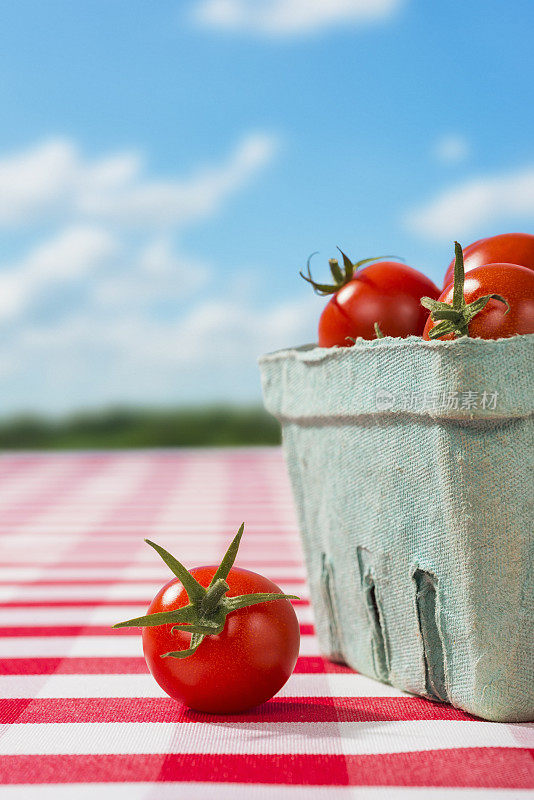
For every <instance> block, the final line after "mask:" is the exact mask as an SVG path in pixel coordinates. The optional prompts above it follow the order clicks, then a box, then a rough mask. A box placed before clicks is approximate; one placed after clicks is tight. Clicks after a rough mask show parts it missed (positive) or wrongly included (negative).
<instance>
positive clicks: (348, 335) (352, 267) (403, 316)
mask: <svg viewBox="0 0 534 800" xmlns="http://www.w3.org/2000/svg"><path fill="white" fill-rule="evenodd" d="M342 255H343V262H344V267H345V269H344V270H341V268H340V266H339V264H338V263H337V260H336V259H331V260H330V269H331V271H332V276H333V278H334V284H333V285H326V284H320V283H316V282H315V281H314V280H313V279H312V277H311V274H310V272H309V266H308V276H306V275H303V274H302V273H301V275H302V277H303V278H305V280H307V281H308V282H309V283H311V284H312V286H313V287H314V289H315V291H316V292H317V293H318V294H321V295H327V294H332V295H333V296H332V297H331V299H330V300H329V302H328V303H327V305H326V306H325V308H324V310H323V313H322V314H321V317H320V319H319V346H320V347H333V346H336V345H337V346H338V347H351V346H352V345H353V344H354V342H353V341H351V339H357V338H358V337H361V338H362V339H374V338H376V336H377V331H376V328H375V325H378V327H379V329H380V332H381V334H382V335H383V336H399V337H402V338H405V337H406V336H410V335H414V336H420V335H421V334H422V332H423V328H424V327H425V322H426V318H427V316H428V312H427V311H426V310H425V309H424V308H423V307H422V306H421V304H420V299H421V297H422V296H423V295H427V296H428V297H432V298H434V299H435V298H437V297H438V296H439V289H438V288H437V286H435V285H434V283H432V281H431V280H430V278H427V277H426V275H423V273H422V272H418V271H417V270H415V269H413V268H412V267H408V266H407V265H406V264H400V263H398V262H396V261H376V262H375V263H373V264H370V265H369V266H367V267H364V268H363V269H358V267H359V266H360V265H361V264H364V263H366V261H367V262H368V261H372V260H373V259H366V261H360V262H358V263H357V264H353V263H352V262H351V261H350V259H349V258H348V257H347V256H346V255H345V254H344V253H342ZM356 270H357V271H356Z"/></svg>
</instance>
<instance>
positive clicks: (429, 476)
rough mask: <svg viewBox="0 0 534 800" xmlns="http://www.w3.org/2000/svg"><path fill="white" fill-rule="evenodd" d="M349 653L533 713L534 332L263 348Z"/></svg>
mask: <svg viewBox="0 0 534 800" xmlns="http://www.w3.org/2000/svg"><path fill="white" fill-rule="evenodd" d="M260 366H261V371H262V382H263V391H264V397H265V404H266V407H267V409H268V410H269V411H270V412H271V413H272V414H274V415H275V416H276V417H277V418H278V419H279V420H280V422H281V425H282V431H283V445H284V452H285V457H286V461H287V466H288V470H289V475H290V479H291V483H292V488H293V493H294V498H295V502H296V507H297V512H298V518H299V526H300V531H301V535H302V541H303V546H304V553H305V558H306V564H307V571H308V580H309V586H310V591H311V599H312V604H313V608H314V613H315V621H316V628H317V633H318V637H319V642H320V646H321V649H322V651H323V653H324V654H325V655H327V656H329V657H330V658H332V659H333V660H336V661H341V662H345V663H346V664H348V665H349V666H351V667H353V668H354V669H356V670H358V671H359V672H362V673H364V674H365V675H370V676H372V677H374V678H377V679H378V680H380V681H383V682H384V683H390V684H392V685H393V686H396V687H398V688H400V689H404V690H406V691H408V692H412V693H414V694H418V695H423V696H425V697H429V698H431V699H433V700H441V701H445V702H450V703H452V704H453V705H455V706H457V707H458V708H462V709H464V710H465V711H468V712H470V713H472V714H475V715H477V716H479V717H483V718H485V719H489V720H500V721H520V720H533V719H534V625H533V621H534V564H533V561H534V558H533V537H534V510H533V505H534V435H533V432H534V417H533V413H534V335H529V336H515V337H513V338H510V339H500V340H497V341H486V340H481V339H469V338H463V339H460V340H457V341H447V342H445V341H434V342H425V341H423V340H422V339H419V338H418V337H410V338H408V339H393V338H388V337H386V338H384V339H377V340H374V341H364V340H358V341H357V342H356V344H355V345H354V347H350V348H337V347H334V348H329V349H325V348H319V347H315V346H306V347H301V348H296V349H292V350H284V351H280V352H277V353H273V354H270V355H266V356H263V357H262V358H261V359H260Z"/></svg>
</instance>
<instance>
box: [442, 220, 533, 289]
mask: <svg viewBox="0 0 534 800" xmlns="http://www.w3.org/2000/svg"><path fill="white" fill-rule="evenodd" d="M503 263H504V264H518V265H519V266H521V267H528V268H529V269H534V236H532V235H531V234H530V233H502V234H500V235H499V236H490V237H488V238H486V239H479V240H478V241H476V242H473V244H470V245H469V246H468V247H466V248H464V267H465V271H466V272H470V271H471V270H472V269H475V267H481V266H483V265H484V264H503ZM453 277H454V259H453V260H452V261H451V263H450V264H449V266H448V268H447V272H446V273H445V280H444V282H443V288H444V289H445V288H446V287H447V286H448V285H449V283H452V280H453Z"/></svg>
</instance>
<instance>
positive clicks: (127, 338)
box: [0, 295, 317, 413]
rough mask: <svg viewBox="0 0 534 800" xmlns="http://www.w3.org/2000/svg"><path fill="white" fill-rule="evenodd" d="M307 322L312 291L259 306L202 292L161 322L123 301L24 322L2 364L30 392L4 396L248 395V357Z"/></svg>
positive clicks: (121, 399)
mask: <svg viewBox="0 0 534 800" xmlns="http://www.w3.org/2000/svg"><path fill="white" fill-rule="evenodd" d="M316 323H317V298H315V297H314V296H312V295H310V296H305V297H300V298H297V299H295V300H292V301H289V302H286V303H283V304H273V305H271V306H270V307H267V308H259V307H257V306H253V305H249V306H248V307H244V306H243V305H242V304H238V303H236V302H235V301H234V300H233V299H232V298H228V297H226V298H219V299H208V300H206V301H204V302H200V303H197V304H196V305H195V306H193V307H192V308H191V310H190V311H189V312H188V313H185V314H183V315H178V316H176V317H175V318H174V319H172V320H167V321H165V320H163V319H154V318H153V319H148V318H147V317H146V316H145V315H144V314H143V312H142V310H141V309H135V308H131V307H129V308H127V309H126V308H124V307H123V309H122V313H119V314H115V313H107V312H106V311H105V310H103V309H100V310H99V311H98V312H96V313H95V312H94V310H93V311H90V312H87V313H84V314H72V315H71V316H70V317H67V318H65V319H63V320H61V321H54V322H53V323H47V324H39V325H33V326H30V327H27V328H26V329H25V330H24V331H23V333H22V335H21V336H20V337H19V338H18V339H17V341H16V343H15V345H14V347H13V348H12V350H11V355H12V356H13V357H12V359H11V361H10V362H9V364H6V365H5V367H6V370H7V371H8V372H9V371H10V372H11V376H10V377H11V380H12V381H14V383H17V381H16V377H17V374H16V373H17V370H18V371H19V373H20V372H23V373H24V375H25V380H26V381H29V384H30V387H32V389H33V390H30V391H28V388H27V384H26V383H25V396H24V397H20V396H16V395H15V396H11V397H10V398H9V399H10V400H11V403H12V404H13V405H14V407H19V408H20V407H21V406H22V407H23V408H24V409H25V410H34V409H35V408H37V409H38V410H41V411H47V412H53V413H55V412H63V411H65V410H70V409H72V408H76V407H87V406H103V405H107V404H115V403H123V404H124V403H125V404H128V403H138V404H144V405H150V404H154V403H156V404H157V403H169V402H171V403H187V402H192V401H194V402H196V403H200V404H203V403H204V404H205V403H207V402H211V401H213V400H232V401H238V402H239V401H244V402H248V401H250V400H252V399H254V400H257V398H258V393H259V371H258V367H257V364H256V358H257V356H258V355H260V354H261V353H263V352H266V351H269V350H273V349H276V348H279V347H286V346H288V345H291V344H300V343H303V342H305V341H309V340H310V339H313V338H314V337H315V333H316ZM1 368H2V365H1V364H0V376H1ZM4 377H6V376H5V375H4ZM8 377H9V376H8ZM9 399H8V400H9ZM4 408H5V409H6V408H7V410H8V411H9V410H10V409H9V406H6V405H5V406H4Z"/></svg>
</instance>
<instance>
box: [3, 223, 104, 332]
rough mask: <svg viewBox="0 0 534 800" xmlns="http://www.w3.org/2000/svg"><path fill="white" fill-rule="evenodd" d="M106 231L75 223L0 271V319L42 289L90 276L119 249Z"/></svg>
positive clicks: (12, 315) (18, 311)
mask: <svg viewBox="0 0 534 800" xmlns="http://www.w3.org/2000/svg"><path fill="white" fill-rule="evenodd" d="M117 247H118V245H117V242H116V241H115V239H114V238H113V237H112V236H111V235H110V234H109V233H107V232H106V231H104V230H101V229H99V228H95V227H89V226H82V225H78V226H74V227H71V228H68V229H66V230H64V231H62V232H61V233H60V234H58V235H56V236H54V237H52V238H51V239H49V240H48V241H45V242H43V243H42V244H40V245H38V246H37V247H36V248H35V249H33V250H31V251H30V253H29V254H27V255H26V257H25V258H23V259H21V260H20V261H17V262H16V263H14V264H12V265H8V266H7V267H6V268H4V269H3V270H2V271H0V321H2V322H5V321H6V320H8V319H13V318H16V317H17V316H19V315H20V314H22V313H23V312H24V311H25V310H26V308H27V306H28V304H29V303H30V302H31V300H32V299H34V298H35V297H36V296H37V295H38V294H39V293H40V292H41V291H43V289H45V288H47V287H50V286H53V285H57V286H58V287H61V288H63V287H64V286H65V285H66V284H68V283H71V282H73V281H76V280H79V279H80V278H82V277H84V276H87V275H88V274H90V273H91V272H93V271H94V270H96V269H97V268H98V267H100V266H102V265H103V264H104V263H106V262H108V261H109V260H110V259H111V258H112V257H113V256H114V255H115V254H116V252H117Z"/></svg>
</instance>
